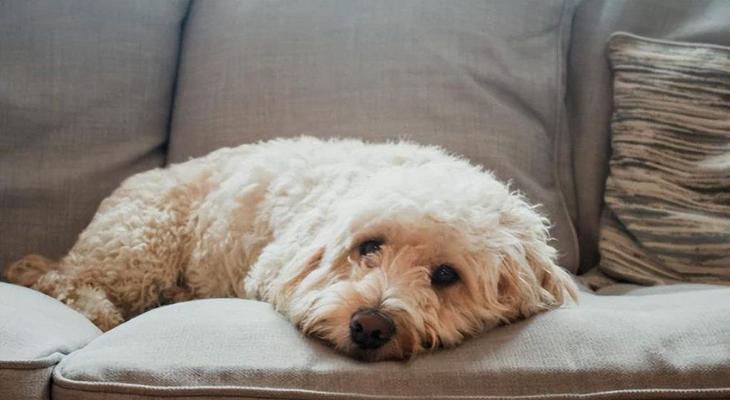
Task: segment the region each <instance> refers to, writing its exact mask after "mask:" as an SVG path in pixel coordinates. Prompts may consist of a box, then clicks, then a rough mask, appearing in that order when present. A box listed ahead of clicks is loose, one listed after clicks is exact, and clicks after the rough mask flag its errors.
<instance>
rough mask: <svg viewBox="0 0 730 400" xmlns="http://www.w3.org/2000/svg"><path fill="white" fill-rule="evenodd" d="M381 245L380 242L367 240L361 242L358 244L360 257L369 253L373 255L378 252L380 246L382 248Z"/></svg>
mask: <svg viewBox="0 0 730 400" xmlns="http://www.w3.org/2000/svg"><path fill="white" fill-rule="evenodd" d="M382 244H383V241H382V240H368V241H365V242H362V243H361V244H360V255H361V256H365V255H368V254H370V253H375V252H376V251H378V250H380V246H382Z"/></svg>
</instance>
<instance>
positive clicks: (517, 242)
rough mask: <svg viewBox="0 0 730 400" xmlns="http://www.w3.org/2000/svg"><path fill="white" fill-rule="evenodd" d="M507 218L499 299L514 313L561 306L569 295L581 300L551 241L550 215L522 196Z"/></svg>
mask: <svg viewBox="0 0 730 400" xmlns="http://www.w3.org/2000/svg"><path fill="white" fill-rule="evenodd" d="M518 205H521V207H516V208H513V209H512V211H513V212H516V214H511V215H509V216H508V217H506V218H505V219H504V220H505V221H506V222H509V224H506V225H504V227H505V229H507V230H508V232H509V238H510V239H509V240H508V242H509V243H508V244H506V245H505V247H504V248H503V253H502V265H501V266H500V274H499V284H498V290H499V302H500V303H501V304H503V305H504V306H506V308H508V309H510V310H513V313H514V314H516V315H513V317H518V316H524V317H527V316H530V315H532V314H534V313H536V312H540V311H543V310H547V309H552V308H557V307H559V306H560V305H562V304H563V303H564V302H565V301H566V300H567V298H568V297H571V298H572V299H573V300H574V301H577V294H576V293H577V292H576V287H575V283H574V282H573V280H572V279H571V277H570V274H569V273H568V272H566V271H565V270H564V269H562V268H560V267H559V266H558V265H557V264H556V263H555V259H556V258H557V257H556V255H557V252H556V251H555V249H554V248H553V247H552V246H550V245H549V244H548V240H549V233H548V224H547V219H545V218H544V217H542V216H540V215H539V214H537V213H536V212H535V211H534V210H533V209H532V208H531V207H529V206H527V205H526V203H523V202H522V200H521V199H520V200H519V202H518Z"/></svg>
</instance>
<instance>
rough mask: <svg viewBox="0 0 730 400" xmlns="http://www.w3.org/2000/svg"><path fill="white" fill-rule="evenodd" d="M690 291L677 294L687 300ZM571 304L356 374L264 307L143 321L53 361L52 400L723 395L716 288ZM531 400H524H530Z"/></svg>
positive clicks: (728, 363)
mask: <svg viewBox="0 0 730 400" xmlns="http://www.w3.org/2000/svg"><path fill="white" fill-rule="evenodd" d="M691 288H692V287H690V288H689V289H691ZM682 289H683V288H682V287H676V290H672V291H669V292H667V289H666V288H662V289H661V290H658V291H657V293H656V294H651V293H650V292H651V290H652V289H648V290H649V293H647V292H642V295H637V296H633V295H631V293H630V290H627V289H626V288H622V291H623V292H627V291H628V292H629V293H628V294H626V295H621V296H600V295H595V294H592V293H588V292H582V293H581V295H580V303H579V305H577V306H573V305H571V306H567V307H564V308H562V309H560V310H557V311H553V312H548V313H544V314H541V315H538V316H536V317H534V318H532V319H530V320H527V321H523V322H519V323H515V324H513V325H510V326H505V327H500V328H498V329H495V330H492V331H490V332H488V333H486V334H484V335H482V336H480V337H479V338H475V339H472V340H468V341H467V342H465V343H464V344H462V345H461V346H459V347H456V348H454V349H450V350H441V351H438V352H435V353H433V354H428V355H423V356H420V357H416V358H414V359H413V360H411V361H409V362H381V363H374V364H372V363H363V362H358V361H355V360H352V359H349V358H346V357H344V356H342V355H340V354H338V353H336V352H335V351H333V350H331V349H330V348H329V347H327V346H326V345H324V344H322V343H319V342H317V341H314V340H311V339H308V338H305V337H303V336H301V335H300V334H299V333H298V332H297V331H296V330H295V328H294V327H293V326H291V325H290V324H289V322H287V321H286V320H285V319H284V318H283V317H281V316H280V315H279V314H277V313H276V312H274V311H273V310H272V308H271V307H270V306H269V305H268V304H265V303H260V302H254V301H248V300H240V299H212V300H200V301H193V302H188V303H179V304H175V305H171V306H167V307H162V308H159V309H156V310H153V311H150V312H148V313H146V314H143V315H141V316H139V317H137V318H135V319H133V320H131V321H128V322H127V323H125V324H123V325H121V326H119V327H117V328H116V329H114V330H112V331H109V332H107V333H106V334H104V335H103V336H101V337H98V338H97V339H96V340H94V341H93V342H91V343H90V344H89V345H88V346H86V347H85V348H83V349H82V350H79V351H77V352H75V353H74V354H72V355H70V356H68V357H66V358H65V359H64V360H63V361H62V362H61V363H60V365H59V366H58V367H57V368H56V370H55V372H54V383H53V396H54V398H55V399H101V398H103V399H106V400H110V399H150V398H165V397H170V396H175V397H176V398H190V399H193V398H194V399H204V398H220V397H237V398H241V397H243V398H287V399H340V398H369V399H373V398H374V399H380V398H383V399H384V398H394V397H399V398H406V399H416V398H419V399H420V398H424V397H429V398H492V397H490V396H494V397H496V398H522V397H520V396H536V397H534V398H555V397H560V398H563V397H572V398H577V397H580V398H601V399H612V398H617V399H627V398H632V399H634V398H670V397H674V396H681V395H684V396H687V395H689V396H691V397H693V398H700V397H708V398H709V397H727V396H730V384H729V383H730V379H728V378H729V377H730V335H728V332H730V288H723V287H715V286H706V287H697V290H689V289H688V288H687V287H684V290H682ZM530 398H533V397H530Z"/></svg>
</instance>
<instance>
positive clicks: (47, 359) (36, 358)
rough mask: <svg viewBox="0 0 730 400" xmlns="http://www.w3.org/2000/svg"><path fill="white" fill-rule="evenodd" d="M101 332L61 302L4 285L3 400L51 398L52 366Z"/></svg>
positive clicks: (0, 299) (0, 306) (0, 325)
mask: <svg viewBox="0 0 730 400" xmlns="http://www.w3.org/2000/svg"><path fill="white" fill-rule="evenodd" d="M100 333H101V332H100V331H99V329H97V328H96V327H95V326H94V325H93V324H92V323H91V322H89V321H88V320H87V319H86V318H84V317H83V316H82V315H81V314H79V313H77V312H75V311H73V310H71V309H70V308H68V307H66V306H64V305H63V304H61V303H60V302H58V301H57V300H55V299H52V298H50V297H48V296H46V295H44V294H42V293H39V292H36V291H33V290H30V289H27V288H24V287H21V286H15V285H10V284H7V283H2V282H0V399H13V400H25V399H47V398H48V396H49V390H48V389H49V387H50V377H51V371H52V370H53V366H54V365H55V364H56V363H58V362H59V361H60V360H61V358H62V356H63V355H65V354H68V353H70V352H72V351H74V350H76V349H78V348H80V347H82V346H84V345H85V344H86V343H88V342H89V341H91V340H92V339H93V338H95V337H96V336H98V335H99V334H100Z"/></svg>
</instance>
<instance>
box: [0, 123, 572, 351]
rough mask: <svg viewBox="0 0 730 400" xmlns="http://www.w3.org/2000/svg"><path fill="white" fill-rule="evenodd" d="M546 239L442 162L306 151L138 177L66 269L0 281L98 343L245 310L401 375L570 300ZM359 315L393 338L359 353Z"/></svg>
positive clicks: (497, 197) (391, 154) (104, 208)
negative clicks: (234, 306) (437, 351)
mask: <svg viewBox="0 0 730 400" xmlns="http://www.w3.org/2000/svg"><path fill="white" fill-rule="evenodd" d="M548 239H549V237H548V225H547V220H546V219H545V218H544V217H542V216H541V215H539V214H538V213H537V212H536V211H535V209H534V207H533V206H531V205H529V204H528V203H527V202H526V200H525V199H524V198H523V197H522V196H521V195H519V194H518V193H515V192H511V191H510V190H509V189H508V187H507V186H506V185H504V184H502V183H500V182H498V181H497V180H496V179H495V178H494V177H493V176H492V174H490V173H489V172H487V171H484V170H483V169H482V168H480V167H477V166H474V165H471V164H470V163H469V162H468V161H466V160H464V159H461V158H459V157H456V156H453V155H450V154H447V153H446V152H444V151H443V150H441V149H439V148H437V147H426V146H419V145H416V144H412V143H407V142H401V143H388V144H365V143H363V142H360V141H357V140H331V141H322V140H318V139H314V138H308V137H304V138H297V139H289V140H273V141H269V142H264V143H259V144H254V145H243V146H240V147H237V148H226V149H221V150H218V151H215V152H213V153H211V154H209V155H207V156H205V157H202V158H197V159H193V160H190V161H187V162H184V163H180V164H175V165H171V166H170V167H168V168H165V169H155V170H152V171H148V172H144V173H141V174H138V175H135V176H132V177H131V178H129V179H127V180H126V181H125V182H124V183H123V184H122V185H121V186H120V187H119V188H118V189H117V190H116V191H114V193H113V194H112V195H111V196H110V197H108V198H107V199H105V200H104V201H103V202H102V203H101V205H100V207H99V210H98V211H97V213H96V215H95V216H94V218H93V220H92V221H91V223H90V224H89V226H88V227H87V228H86V230H84V231H83V232H82V233H81V234H80V236H79V238H78V241H77V242H76V244H75V245H74V246H73V248H72V249H71V251H70V252H69V253H68V255H66V256H65V257H63V258H62V259H61V260H60V261H58V262H53V261H50V260H47V259H45V258H43V257H40V256H36V255H31V256H27V257H25V258H23V259H22V260H20V261H18V262H16V263H14V264H11V265H10V266H8V268H6V277H7V279H8V280H9V281H11V282H15V283H18V284H21V285H25V286H30V287H32V288H34V289H37V290H40V291H42V292H44V293H46V294H48V295H50V296H52V297H55V298H57V299H59V300H60V301H62V302H64V303H66V304H67V305H69V306H70V307H72V308H74V309H76V310H78V311H79V312H81V313H83V314H84V315H85V316H87V317H88V318H89V319H90V320H91V321H93V322H94V323H95V324H96V325H98V326H99V327H100V328H101V329H102V330H108V329H111V328H113V327H115V326H117V325H119V324H120V323H122V322H123V321H125V320H127V319H129V318H132V317H134V316H136V315H138V314H140V313H142V312H144V311H145V310H148V309H150V308H153V307H157V306H159V305H163V304H168V303H174V302H179V301H185V300H190V299H199V298H208V297H241V298H252V299H259V300H262V301H266V302H269V303H271V304H272V305H273V306H274V307H275V309H276V310H278V311H279V312H281V313H282V314H284V315H285V316H287V317H288V318H289V319H290V320H291V321H292V323H294V324H296V326H297V327H299V328H300V329H301V330H302V331H303V332H304V333H305V334H308V335H312V336H316V337H320V338H322V339H324V340H326V341H328V342H330V343H331V344H332V345H334V346H335V347H336V348H337V349H339V350H341V351H343V352H345V353H347V354H349V355H351V356H354V357H358V358H362V359H365V360H382V359H402V358H407V357H410V356H412V355H413V354H416V353H418V352H421V351H424V350H427V349H432V348H436V347H440V346H452V345H455V344H458V343H459V342H461V341H462V340H463V339H464V338H466V337H468V336H472V335H474V334H477V333H478V332H481V331H484V330H486V329H490V328H492V327H494V326H496V325H498V324H500V323H506V322H509V321H513V320H515V319H519V318H524V317H528V316H530V315H533V314H535V313H537V312H540V311H543V310H547V309H551V308H555V307H558V306H560V305H561V304H562V303H563V302H564V300H565V299H566V297H568V296H574V295H575V289H574V286H573V283H572V280H571V279H570V277H569V275H568V274H567V273H566V272H565V271H563V270H562V269H561V268H559V267H558V266H556V264H555V255H556V252H555V250H554V249H553V248H552V247H551V246H550V245H549V244H548ZM362 310H374V311H373V312H377V315H379V317H377V319H378V321H377V322H374V323H375V324H376V325H377V324H381V325H378V327H383V326H385V327H386V328H388V329H389V330H390V331H391V332H390V333H389V335H388V337H380V336H377V335H381V334H382V335H383V336H384V334H383V333H382V332H381V330H382V329H380V328H379V329H380V330H378V331H377V332H375V330H374V329H373V332H375V333H373V335H375V336H377V337H376V339H378V341H377V344H376V345H372V344H373V343H371V342H367V343H366V344H365V345H363V342H359V341H358V340H355V339H357V338H356V336H355V333H353V332H354V331H353V329H359V330H360V331H362V329H363V325H362V324H360V323H359V322H357V323H355V322H353V321H354V316H355V315H357V314H358V313H359V312H361V311H362ZM368 315H370V314H368ZM371 317H372V316H366V317H362V319H361V320H362V321H363V324H364V323H366V322H367V323H371V322H370V321H371V320H372V318H371ZM353 323H354V325H353ZM383 324H385V325H383ZM366 328H367V327H366ZM383 329H385V328H383ZM369 332H370V331H368V333H369ZM390 334H392V338H391V337H390ZM375 336H374V337H375ZM370 339H372V338H370ZM370 339H368V340H370ZM373 340H374V339H373Z"/></svg>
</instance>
